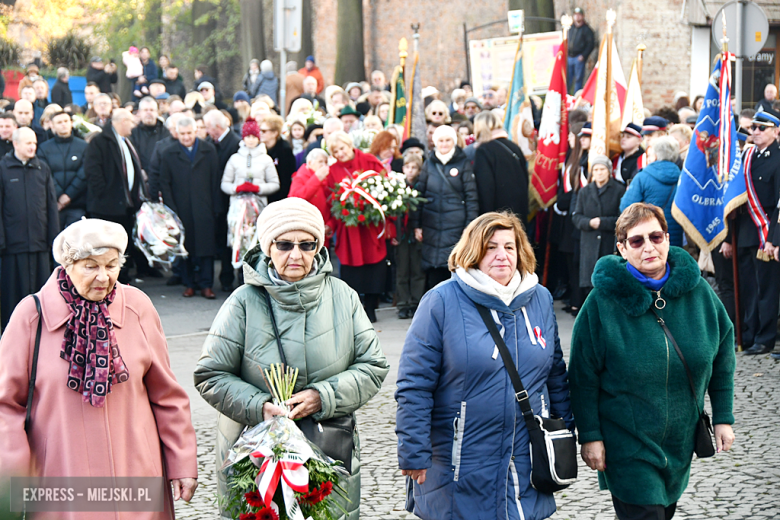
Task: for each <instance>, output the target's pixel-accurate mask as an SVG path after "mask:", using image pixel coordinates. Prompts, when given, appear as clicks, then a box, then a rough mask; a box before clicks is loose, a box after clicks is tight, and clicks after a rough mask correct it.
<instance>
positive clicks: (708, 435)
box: [653, 309, 715, 459]
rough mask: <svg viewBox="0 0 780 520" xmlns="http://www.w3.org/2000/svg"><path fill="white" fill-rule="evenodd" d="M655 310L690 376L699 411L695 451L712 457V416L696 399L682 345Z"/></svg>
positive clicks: (713, 449) (699, 455)
mask: <svg viewBox="0 0 780 520" xmlns="http://www.w3.org/2000/svg"><path fill="white" fill-rule="evenodd" d="M653 312H654V313H655V317H656V318H658V324H659V325H661V328H662V329H664V334H666V337H667V338H669V341H671V342H672V346H673V347H674V350H676V351H677V355H678V356H680V361H682V364H683V366H684V367H685V375H687V376H688V383H689V384H690V385H691V393H692V394H693V402H694V403H695V404H696V411H697V412H698V413H699V419H698V420H697V421H696V431H695V432H694V434H693V435H694V439H693V440H694V444H693V452H694V453H696V456H697V457H699V458H700V459H706V458H707V457H712V456H713V455H715V445H714V444H713V443H712V423H711V422H710V416H709V415H708V414H707V411H706V410H702V409H700V408H699V403H698V402H697V401H696V387H695V386H694V384H693V376H691V369H690V368H688V363H687V362H686V361H685V356H683V353H682V350H680V347H679V346H677V342H676V341H675V340H674V336H672V331H670V330H669V327H667V326H666V322H664V320H663V318H661V315H660V314H658V311H656V310H655V309H653Z"/></svg>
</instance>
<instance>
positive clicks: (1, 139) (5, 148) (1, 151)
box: [0, 112, 19, 159]
mask: <svg viewBox="0 0 780 520" xmlns="http://www.w3.org/2000/svg"><path fill="white" fill-rule="evenodd" d="M17 128H19V125H17V124H16V119H15V118H14V115H13V114H12V113H10V112H3V113H2V114H0V159H1V158H2V157H3V156H4V155H5V154H7V153H8V152H11V151H13V149H14V143H13V141H12V140H11V137H12V136H13V133H14V130H16V129H17Z"/></svg>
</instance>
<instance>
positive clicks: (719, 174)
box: [672, 59, 747, 250]
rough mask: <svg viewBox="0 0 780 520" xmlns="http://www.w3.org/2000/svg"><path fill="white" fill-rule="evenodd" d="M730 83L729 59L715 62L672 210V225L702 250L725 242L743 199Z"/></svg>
mask: <svg viewBox="0 0 780 520" xmlns="http://www.w3.org/2000/svg"><path fill="white" fill-rule="evenodd" d="M724 64H725V67H724ZM721 71H723V74H721ZM730 79H731V78H730V66H729V62H728V59H726V60H719V61H718V63H717V64H716V65H715V69H714V70H713V71H712V74H711V75H710V80H709V86H708V87H707V94H706V96H705V99H704V104H703V105H702V109H701V112H700V113H699V118H698V120H697V121H696V127H695V128H694V130H693V136H692V138H691V144H690V146H689V148H688V156H687V157H686V158H685V163H684V164H683V169H682V173H681V175H680V180H679V182H678V184H677V194H676V195H675V197H674V204H673V205H672V215H673V216H674V218H675V220H677V222H679V223H680V225H682V227H683V229H684V230H685V232H686V233H688V236H690V237H691V239H692V240H693V241H694V242H695V243H696V245H698V246H699V247H700V248H701V249H708V250H712V249H714V248H715V247H716V246H717V245H718V244H720V243H721V242H722V241H723V239H725V238H726V234H727V233H728V223H727V221H726V216H727V215H728V214H729V213H731V212H732V211H733V210H734V209H736V208H737V207H739V206H740V205H741V204H743V203H744V202H745V201H746V200H747V194H746V185H745V173H744V165H743V164H742V156H741V154H740V153H739V148H738V146H737V132H736V128H735V126H734V124H733V122H734V119H733V116H732V110H731V103H730V94H731V92H730Z"/></svg>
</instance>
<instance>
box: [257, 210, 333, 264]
mask: <svg viewBox="0 0 780 520" xmlns="http://www.w3.org/2000/svg"><path fill="white" fill-rule="evenodd" d="M290 231H305V232H306V233H311V235H312V236H314V238H316V239H317V251H316V252H317V253H319V252H320V249H321V248H322V245H323V243H324V242H325V221H324V220H323V219H322V214H321V213H320V210H318V209H317V208H316V207H315V206H314V205H312V204H311V203H309V202H307V201H305V200H303V199H299V198H297V197H289V198H286V199H282V200H280V201H277V202H272V203H271V204H269V205H268V206H266V208H265V209H264V210H263V212H262V213H260V217H259V218H258V219H257V236H259V237H260V249H262V250H263V253H265V254H266V256H271V253H270V251H271V243H272V242H273V241H274V240H275V239H277V238H278V237H279V236H280V235H283V234H285V233H287V232H290Z"/></svg>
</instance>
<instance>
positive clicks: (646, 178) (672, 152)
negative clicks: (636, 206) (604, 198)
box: [620, 136, 683, 247]
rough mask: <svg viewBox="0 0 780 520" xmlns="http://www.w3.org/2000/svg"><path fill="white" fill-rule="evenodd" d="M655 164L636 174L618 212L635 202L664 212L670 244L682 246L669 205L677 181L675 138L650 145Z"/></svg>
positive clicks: (621, 200)
mask: <svg viewBox="0 0 780 520" xmlns="http://www.w3.org/2000/svg"><path fill="white" fill-rule="evenodd" d="M653 153H654V154H655V157H656V159H655V161H654V162H652V163H650V164H648V165H647V166H645V167H644V168H643V169H642V170H640V171H639V173H637V174H636V175H635V176H634V178H633V180H632V181H631V183H630V184H629V185H628V188H626V193H625V194H624V195H623V198H622V199H620V211H621V212H623V210H625V209H626V208H627V207H629V206H630V205H631V204H633V203H635V202H645V203H647V204H652V205H653V206H658V207H659V208H661V209H663V210H664V217H666V222H667V223H668V224H669V244H670V245H673V246H677V247H682V245H683V230H682V226H680V224H678V223H677V221H676V220H674V217H673V216H672V202H674V196H675V194H676V193H677V182H678V181H679V179H680V168H679V167H678V166H677V164H676V163H677V161H678V160H679V158H680V145H679V143H678V142H677V140H676V139H675V138H674V137H669V136H664V137H660V138H658V139H656V140H655V141H653Z"/></svg>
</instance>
